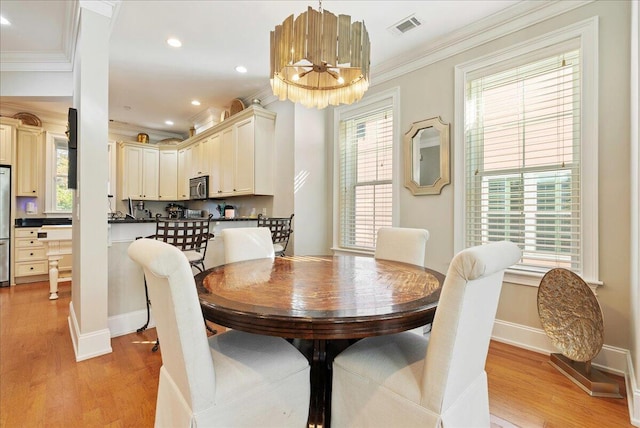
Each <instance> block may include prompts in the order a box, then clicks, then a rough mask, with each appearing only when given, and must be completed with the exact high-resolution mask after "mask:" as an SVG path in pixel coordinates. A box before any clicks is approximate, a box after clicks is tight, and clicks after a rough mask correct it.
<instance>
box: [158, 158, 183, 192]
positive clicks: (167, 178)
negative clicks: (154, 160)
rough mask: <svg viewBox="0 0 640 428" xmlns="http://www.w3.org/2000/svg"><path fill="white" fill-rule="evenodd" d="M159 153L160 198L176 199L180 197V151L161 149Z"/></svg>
mask: <svg viewBox="0 0 640 428" xmlns="http://www.w3.org/2000/svg"><path fill="white" fill-rule="evenodd" d="M159 155H160V159H159V172H160V178H159V189H158V200H160V201H175V200H177V199H178V151H177V150H175V149H160V152H159Z"/></svg>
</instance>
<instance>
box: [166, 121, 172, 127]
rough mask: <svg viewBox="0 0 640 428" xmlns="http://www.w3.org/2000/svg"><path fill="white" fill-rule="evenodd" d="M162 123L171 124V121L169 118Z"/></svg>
mask: <svg viewBox="0 0 640 428" xmlns="http://www.w3.org/2000/svg"><path fill="white" fill-rule="evenodd" d="M164 123H165V125H169V126H171V125H173V122H172V121H170V120H165V121H164Z"/></svg>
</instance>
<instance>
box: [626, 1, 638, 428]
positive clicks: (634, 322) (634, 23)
mask: <svg viewBox="0 0 640 428" xmlns="http://www.w3.org/2000/svg"><path fill="white" fill-rule="evenodd" d="M639 89H640V7H639V5H638V1H637V0H634V1H633V2H632V3H631V121H630V122H631V131H630V136H631V195H630V198H631V201H630V202H631V249H630V250H631V263H630V264H631V276H630V277H631V284H630V287H631V290H630V291H631V361H630V364H631V367H629V369H630V372H631V374H632V375H633V374H635V376H634V378H631V379H629V378H628V379H627V381H629V380H631V388H627V390H628V391H631V396H629V397H627V399H628V400H629V404H630V406H629V408H630V409H631V411H632V413H631V422H632V423H633V424H634V425H635V426H640V142H638V140H639V139H640V135H639V131H638V123H639V122H640V100H638V90H639ZM634 372H635V373H634Z"/></svg>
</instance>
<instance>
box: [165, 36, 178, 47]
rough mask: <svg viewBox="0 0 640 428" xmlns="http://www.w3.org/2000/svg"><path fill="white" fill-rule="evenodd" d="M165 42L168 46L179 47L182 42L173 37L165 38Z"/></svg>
mask: <svg viewBox="0 0 640 428" xmlns="http://www.w3.org/2000/svg"><path fill="white" fill-rule="evenodd" d="M167 44H168V45H169V46H173V47H174V48H179V47H180V46H182V42H181V41H180V40H178V39H175V38H170V39H167Z"/></svg>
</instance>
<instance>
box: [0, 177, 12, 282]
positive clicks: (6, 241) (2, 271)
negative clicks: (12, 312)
mask: <svg viewBox="0 0 640 428" xmlns="http://www.w3.org/2000/svg"><path fill="white" fill-rule="evenodd" d="M10 235H11V168H10V167H8V166H0V287H8V286H9V285H10V284H9V266H10V265H9V254H10V251H9V248H10V247H11V245H10Z"/></svg>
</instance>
